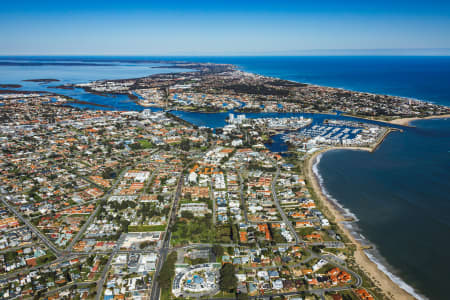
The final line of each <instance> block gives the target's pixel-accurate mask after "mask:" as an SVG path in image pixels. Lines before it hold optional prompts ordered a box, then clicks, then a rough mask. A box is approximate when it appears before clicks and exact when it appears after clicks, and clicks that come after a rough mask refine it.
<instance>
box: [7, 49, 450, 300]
mask: <svg viewBox="0 0 450 300" xmlns="http://www.w3.org/2000/svg"><path fill="white" fill-rule="evenodd" d="M152 59H161V60H165V59H169V60H178V61H179V60H187V61H194V62H195V61H198V62H216V63H231V64H235V65H237V66H238V67H239V68H240V69H242V70H245V71H249V72H255V73H259V74H263V75H268V76H275V77H280V78H283V79H288V80H295V81H299V82H307V83H313V84H319V85H327V86H333V87H342V88H347V89H351V90H358V91H365V92H374V93H383V94H390V95H399V96H405V97H411V98H418V99H423V100H427V101H431V102H434V103H437V104H442V105H447V106H450V57H366V56H362V57H65V58H61V57H45V58H42V57H41V58H40V57H34V58H23V57H19V58H13V59H11V58H5V57H3V58H2V57H0V83H3V84H4V83H19V84H25V86H24V87H23V89H33V90H36V89H38V90H42V89H47V88H48V86H51V85H57V84H60V83H56V84H55V83H52V84H47V85H41V84H36V83H24V82H21V80H22V79H32V78H56V79H61V80H62V83H70V82H86V81H89V80H97V79H114V78H127V77H139V76H145V75H150V74H154V73H161V72H175V71H177V70H174V69H152V68H151V67H152V66H154V63H150V62H148V61H149V60H152ZM13 60H14V61H16V62H19V63H20V62H23V61H32V62H49V63H55V62H62V61H64V62H69V63H73V62H78V63H79V62H82V63H89V64H90V65H88V64H86V65H54V64H47V65H45V64H43V65H39V66H36V65H34V66H32V65H14V66H11V65H9V66H5V65H1V62H2V61H13ZM95 63H97V64H98V65H92V64H95ZM149 72H150V73H149ZM49 90H51V91H54V92H59V93H63V94H66V93H67V95H70V96H73V97H75V98H77V99H80V100H84V101H89V102H95V103H100V104H108V105H112V106H113V108H115V109H119V110H127V109H129V110H141V109H142V107H140V106H138V105H136V104H135V103H134V102H132V101H130V100H129V99H128V97H126V96H124V97H123V98H122V97H121V96H119V97H117V98H111V97H102V96H95V95H89V94H86V93H84V91H82V90H79V89H77V90H74V91H66V90H56V89H49ZM176 113H177V114H178V115H179V116H181V117H182V118H184V119H186V120H187V121H189V122H192V123H194V124H196V125H199V126H210V127H218V126H223V125H224V124H225V118H226V116H227V114H226V113H222V114H202V113H184V112H176ZM247 115H248V116H249V117H259V116H277V115H276V114H264V115H262V114H247ZM284 115H285V116H286V114H284ZM323 117H326V116H317V117H316V119H318V120H320V118H323ZM414 125H415V127H413V128H405V130H404V132H403V133H400V132H396V133H393V134H391V135H389V136H388V137H387V139H386V140H385V142H384V143H383V144H382V145H381V146H380V147H379V148H378V149H377V151H375V152H374V153H367V152H359V151H349V150H339V151H332V152H327V153H325V154H324V155H323V157H322V158H321V160H320V163H319V164H318V170H319V173H320V175H321V177H322V184H323V186H324V188H325V189H326V190H327V192H328V193H329V194H330V196H331V197H333V198H335V199H337V201H339V202H340V203H341V204H342V205H344V206H345V207H346V208H347V209H349V210H350V211H352V212H353V213H354V214H355V215H356V216H357V217H358V219H359V222H358V223H357V226H358V230H359V232H360V233H361V234H363V235H364V236H365V237H366V238H367V239H368V240H369V241H371V242H372V243H374V244H375V245H376V252H375V253H374V254H375V255H381V256H380V257H377V256H376V257H377V260H378V261H379V262H381V263H383V264H384V265H385V266H387V268H388V270H390V271H391V272H392V273H394V274H395V275H397V276H399V277H400V278H401V279H402V280H403V281H404V282H406V284H408V285H410V286H412V287H414V289H415V290H416V291H417V292H418V293H420V294H423V295H425V296H426V297H429V298H432V299H445V298H447V297H446V296H447V291H446V288H445V287H446V284H445V283H446V279H447V278H448V275H447V270H448V269H449V268H450V264H449V261H450V260H449V255H448V251H447V249H449V247H450V240H449V238H448V237H449V236H450V196H449V195H450V184H449V182H450V144H449V142H450V120H449V119H447V120H427V121H418V122H415V123H414ZM275 146H277V145H275ZM274 149H275V148H274ZM276 149H283V147H282V146H280V147H276ZM403 281H400V280H397V282H399V284H401V285H402V286H404V287H405V286H406V284H405V283H404V282H403Z"/></svg>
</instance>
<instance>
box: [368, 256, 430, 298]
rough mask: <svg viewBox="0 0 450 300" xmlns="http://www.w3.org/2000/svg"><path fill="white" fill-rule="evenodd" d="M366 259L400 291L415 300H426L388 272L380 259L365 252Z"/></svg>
mask: <svg viewBox="0 0 450 300" xmlns="http://www.w3.org/2000/svg"><path fill="white" fill-rule="evenodd" d="M365 253H366V255H367V257H368V258H369V259H370V260H371V261H372V262H373V263H374V264H375V265H376V266H377V268H378V269H379V270H380V271H381V272H383V273H384V274H386V275H387V276H388V277H389V278H390V279H391V280H392V281H393V282H394V283H395V284H397V285H398V286H399V287H400V288H401V289H403V290H405V291H406V292H407V293H408V294H410V295H412V296H413V297H415V298H416V299H419V300H425V299H428V298H426V297H425V296H423V295H420V294H418V293H417V292H416V291H415V290H414V288H413V287H412V286H410V285H409V284H407V283H406V282H404V281H403V280H402V279H401V278H400V277H398V276H397V275H395V274H393V273H392V272H391V271H389V270H388V268H387V267H386V265H384V264H383V263H381V261H380V259H378V258H377V257H376V256H375V255H373V254H372V253H370V252H369V251H365Z"/></svg>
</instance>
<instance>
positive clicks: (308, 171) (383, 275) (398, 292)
mask: <svg viewBox="0 0 450 300" xmlns="http://www.w3.org/2000/svg"><path fill="white" fill-rule="evenodd" d="M339 149H341V150H359V151H369V152H373V151H374V150H375V149H376V148H368V147H364V148H363V147H330V148H326V149H322V150H320V151H318V152H315V153H314V154H313V155H311V156H309V157H308V159H307V161H306V162H305V166H306V168H305V175H306V178H307V180H308V181H309V182H310V183H311V185H312V188H313V190H314V192H315V194H316V195H317V197H318V200H319V201H320V203H321V204H323V205H324V207H325V208H326V209H327V210H328V213H329V214H330V215H331V218H330V219H332V220H333V219H334V221H335V222H336V224H337V226H338V227H339V229H340V230H341V231H342V232H344V234H345V235H346V236H347V237H348V238H349V239H350V241H351V243H352V244H354V245H355V246H356V250H355V252H354V258H355V262H356V264H357V265H358V266H359V267H360V268H361V270H362V271H363V272H364V273H365V274H366V275H367V276H368V277H369V278H370V279H371V280H372V281H373V283H374V284H375V285H376V286H377V287H379V288H380V289H381V290H382V291H383V293H384V294H385V295H386V296H387V297H389V298H392V299H416V297H415V295H412V293H411V292H414V291H410V292H408V291H406V290H405V289H403V288H401V287H400V286H399V285H398V284H397V283H395V282H394V281H393V279H392V278H391V277H390V276H389V275H388V273H387V272H388V271H387V269H386V268H385V267H384V266H383V267H382V268H380V267H379V266H378V265H377V263H376V262H375V261H374V257H373V255H370V256H371V257H372V259H371V258H369V256H368V255H367V254H366V252H364V249H363V245H362V244H361V243H360V242H359V241H357V240H356V238H355V236H354V235H352V234H351V232H350V230H349V229H348V228H347V227H346V226H344V224H343V223H342V222H345V220H346V216H345V215H344V214H343V212H341V210H345V208H343V207H341V206H340V205H339V203H336V202H334V201H332V200H331V199H329V198H328V197H327V196H326V193H325V192H324V190H323V188H322V186H321V185H320V182H319V179H318V178H317V175H316V174H315V173H314V166H315V165H316V163H317V159H318V158H320V156H321V155H322V154H323V153H325V152H327V151H331V150H339ZM349 213H350V212H349ZM347 217H348V216H347ZM382 269H383V270H382ZM392 275H393V274H391V276H392ZM408 287H409V286H408Z"/></svg>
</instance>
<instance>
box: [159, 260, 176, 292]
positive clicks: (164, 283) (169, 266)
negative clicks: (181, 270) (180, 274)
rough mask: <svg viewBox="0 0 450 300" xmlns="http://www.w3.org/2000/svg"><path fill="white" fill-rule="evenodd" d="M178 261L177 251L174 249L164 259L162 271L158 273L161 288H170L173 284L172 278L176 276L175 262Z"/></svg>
mask: <svg viewBox="0 0 450 300" xmlns="http://www.w3.org/2000/svg"><path fill="white" fill-rule="evenodd" d="M176 261H177V252H175V251H173V252H171V253H170V254H169V255H168V256H167V259H166V260H165V261H164V264H163V266H162V268H161V271H160V272H159V275H158V279H157V280H158V282H159V284H160V285H161V289H169V288H170V287H171V285H172V278H173V277H174V276H175V262H176Z"/></svg>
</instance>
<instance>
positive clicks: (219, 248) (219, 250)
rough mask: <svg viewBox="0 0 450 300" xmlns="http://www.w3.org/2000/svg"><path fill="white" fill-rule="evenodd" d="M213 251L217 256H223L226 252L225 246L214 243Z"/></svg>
mask: <svg viewBox="0 0 450 300" xmlns="http://www.w3.org/2000/svg"><path fill="white" fill-rule="evenodd" d="M212 252H213V253H214V255H215V256H216V257H221V256H222V255H223V253H224V251H223V247H222V246H220V245H213V246H212Z"/></svg>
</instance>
